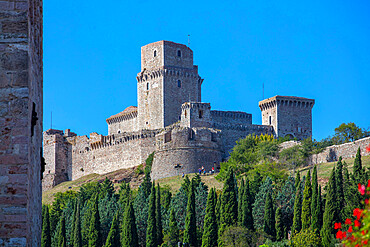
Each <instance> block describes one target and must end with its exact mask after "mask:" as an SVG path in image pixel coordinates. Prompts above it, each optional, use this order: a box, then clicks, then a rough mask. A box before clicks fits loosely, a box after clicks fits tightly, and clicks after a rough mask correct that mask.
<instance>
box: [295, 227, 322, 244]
mask: <svg viewBox="0 0 370 247" xmlns="http://www.w3.org/2000/svg"><path fill="white" fill-rule="evenodd" d="M289 244H290V246H292V247H301V246H306V247H316V246H320V244H321V240H320V238H319V237H318V236H317V235H316V234H315V232H313V231H312V230H310V229H306V230H302V231H300V232H299V233H297V234H296V235H294V236H293V237H292V238H291V240H290V242H289Z"/></svg>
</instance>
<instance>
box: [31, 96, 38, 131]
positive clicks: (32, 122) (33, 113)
mask: <svg viewBox="0 0 370 247" xmlns="http://www.w3.org/2000/svg"><path fill="white" fill-rule="evenodd" d="M38 119H39V118H38V117H37V112H36V104H35V102H33V104H32V115H31V136H33V133H34V130H35V126H36V123H37V120H38Z"/></svg>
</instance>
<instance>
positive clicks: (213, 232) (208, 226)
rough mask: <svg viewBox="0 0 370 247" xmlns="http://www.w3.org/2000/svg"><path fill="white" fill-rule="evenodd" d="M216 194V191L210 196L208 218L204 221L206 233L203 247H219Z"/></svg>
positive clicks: (207, 210) (208, 199)
mask: <svg viewBox="0 0 370 247" xmlns="http://www.w3.org/2000/svg"><path fill="white" fill-rule="evenodd" d="M215 210H216V192H215V190H214V189H211V191H210V192H209V194H208V198H207V208H206V217H205V219H204V231H203V237H202V247H217V220H216V212H215Z"/></svg>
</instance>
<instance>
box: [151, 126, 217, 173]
mask: <svg viewBox="0 0 370 247" xmlns="http://www.w3.org/2000/svg"><path fill="white" fill-rule="evenodd" d="M156 146H157V151H156V152H155V155H154V160H153V165H152V174H151V176H152V179H153V180H156V179H159V178H164V177H170V176H175V175H181V174H182V172H184V173H185V174H187V173H194V172H198V168H199V167H202V166H204V168H205V169H206V171H210V170H211V168H212V166H213V164H214V162H216V163H217V164H219V163H220V162H221V160H222V151H221V139H220V131H217V130H214V129H209V128H183V127H174V128H166V130H164V131H163V132H162V133H160V134H158V136H157V137H156ZM177 164H179V165H178V166H176V165H177Z"/></svg>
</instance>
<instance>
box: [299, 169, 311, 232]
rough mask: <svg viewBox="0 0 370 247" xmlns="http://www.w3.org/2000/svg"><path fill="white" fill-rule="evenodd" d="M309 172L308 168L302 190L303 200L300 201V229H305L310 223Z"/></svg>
mask: <svg viewBox="0 0 370 247" xmlns="http://www.w3.org/2000/svg"><path fill="white" fill-rule="evenodd" d="M311 196H312V188H311V172H310V171H309V170H308V173H307V177H306V183H305V185H304V191H303V202H302V216H301V217H302V229H303V230H306V229H308V228H309V227H310V224H311Z"/></svg>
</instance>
